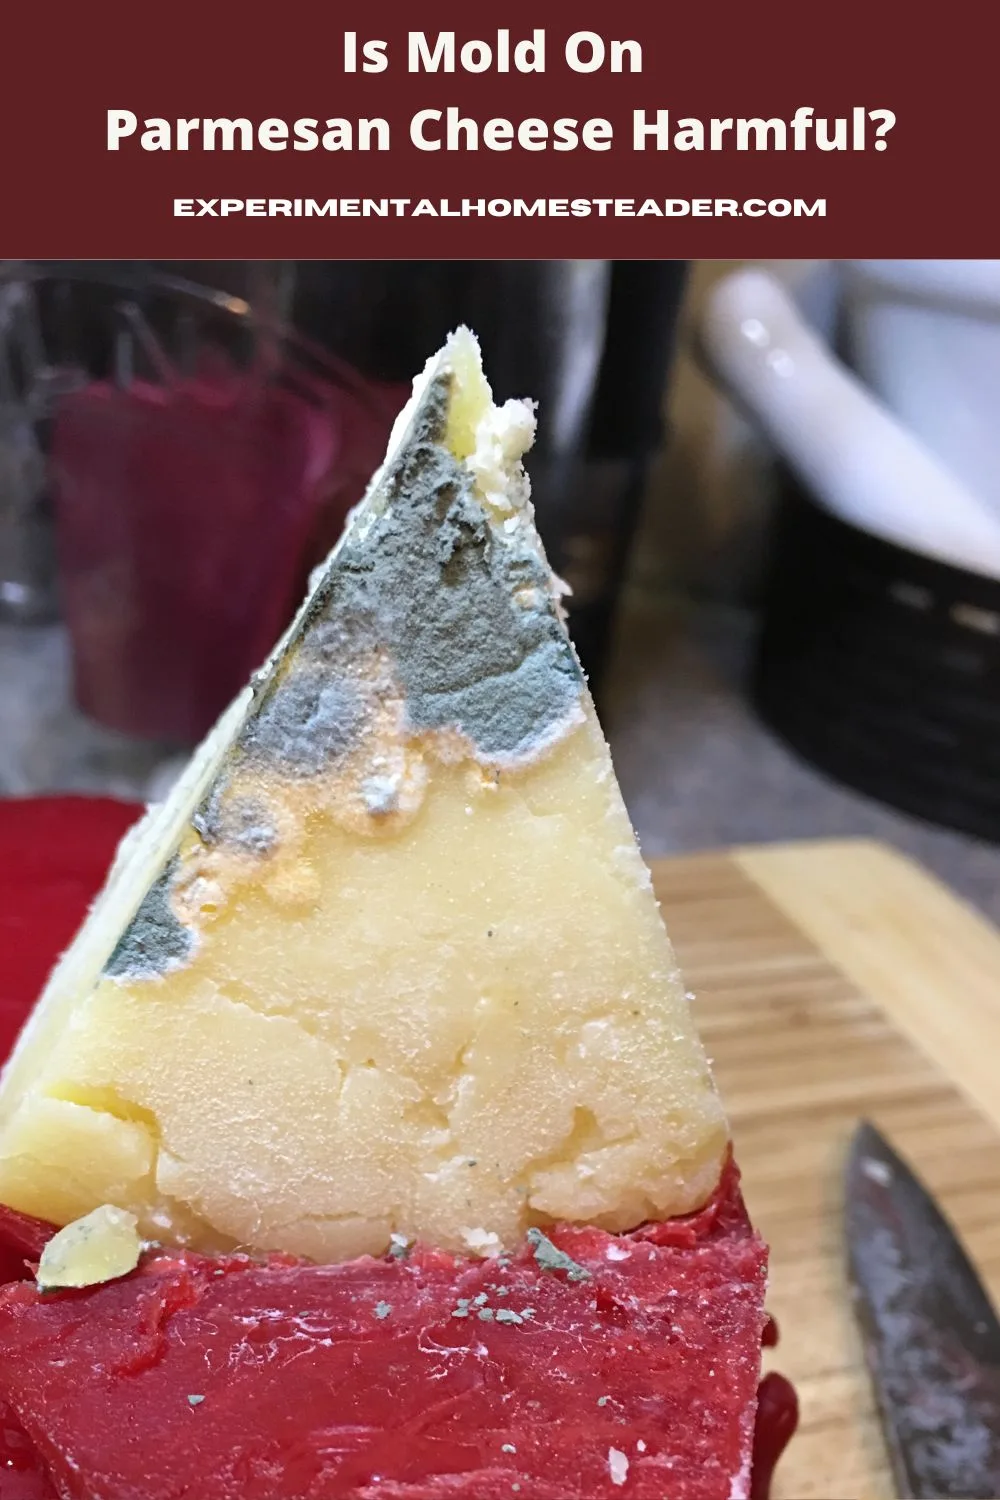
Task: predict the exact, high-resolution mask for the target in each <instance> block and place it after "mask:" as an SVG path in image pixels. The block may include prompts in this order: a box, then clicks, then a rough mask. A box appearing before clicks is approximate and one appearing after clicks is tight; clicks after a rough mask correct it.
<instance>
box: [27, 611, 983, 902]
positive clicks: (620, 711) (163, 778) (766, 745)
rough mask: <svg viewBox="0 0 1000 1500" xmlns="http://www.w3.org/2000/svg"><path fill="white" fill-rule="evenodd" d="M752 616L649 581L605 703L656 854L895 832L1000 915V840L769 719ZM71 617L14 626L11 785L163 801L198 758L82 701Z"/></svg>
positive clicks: (628, 789)
mask: <svg viewBox="0 0 1000 1500" xmlns="http://www.w3.org/2000/svg"><path fill="white" fill-rule="evenodd" d="M752 630H753V625H752V620H751V618H750V617H749V616H747V615H746V614H744V613H742V612H740V611H735V610H733V611H726V610H722V609H719V608H700V609H694V608H691V607H687V608H683V609H682V608H679V607H678V606H676V605H674V604H671V603H670V602H669V601H667V600H665V599H664V598H663V597H662V596H661V595H658V594H656V595H651V594H644V593H643V592H641V591H639V590H633V591H632V592H631V593H630V594H629V595H627V597H626V602H625V606H624V608H623V610H622V614H621V619H620V625H619V631H618V637H617V643H616V648H615V651H614V653H613V656H612V660H611V664H610V668H609V671H608V673H607V677H606V682H607V688H606V691H605V693H604V695H603V698H602V702H601V712H602V717H603V720H604V723H605V728H606V729H607V731H608V736H609V739H610V740H611V746H612V750H613V752H614V756H615V764H616V767H617V770H618V777H619V780H620V782H621V786H622V791H623V793H624V795H625V800H626V802H627V804H628V807H629V811H630V813H631V816H632V819H633V822H634V824H635V827H636V830H637V832H638V834H639V838H640V840H641V842H642V846H643V850H644V852H645V854H646V855H647V857H648V858H651V859H652V858H656V857H659V856H662V855H667V854H675V853H687V852H693V851H698V850H704V849H712V848H723V847H726V846H729V845H732V844H746V843H758V842H766V843H770V842H781V841H785V840H789V839H798V838H819V837H851V836H862V837H869V838H876V839H881V840H883V841H884V842H886V843H888V844H890V845H893V846H894V847H895V848H897V849H899V850H901V851H903V852H904V853H907V854H910V855H911V856H913V857H915V858H916V859H918V860H920V861H921V862H922V863H923V864H924V865H925V866H926V867H927V868H928V869H930V870H931V871H933V872H934V873H935V874H937V875H938V877H939V878H940V879H942V880H944V881H945V882H946V883H947V884H949V885H950V886H952V887H953V888H954V889H955V890H956V891H958V892H959V893H960V894H961V895H964V896H965V897H966V898H967V899H968V900H969V901H971V902H972V903H973V904H974V905H976V906H977V907H979V909H980V910H981V911H983V912H984V913H986V914H987V915H988V916H990V917H991V918H992V919H993V920H994V921H996V922H998V923H1000V847H996V846H990V845H986V844H981V843H979V842H977V841H976V840H974V839H969V838H965V837H963V836H961V835H959V834H955V833H951V832H948V831H947V830H944V829H937V828H932V827H929V826H928V825H926V824H923V823H920V822H917V821H916V820H915V819H912V818H908V817H906V816H904V815H903V814H901V813H896V812H894V811H892V810H890V809H888V808H884V807H882V806H880V805H879V804H877V803H874V802H871V801H869V800H868V799H867V798H865V797H861V796H858V795H856V794H854V793H852V792H850V791H848V790H846V789H844V788H842V787H840V786H837V785H835V784H834V783H832V782H830V781H829V780H828V779H827V778H826V777H824V776H822V775H820V774H819V773H817V772H815V771H813V770H812V769H811V768H810V767H808V766H806V765H804V764H803V763H802V762H801V761H799V760H798V759H796V757H795V756H794V755H792V754H791V753H790V752H789V751H787V750H786V749H785V748H784V746H783V745H782V744H781V743H780V742H779V741H778V740H776V739H775V737H774V736H773V735H772V734H771V733H770V732H769V731H768V730H766V729H765V728H764V727H763V726H762V725H761V724H760V723H759V722H758V721H757V719H756V718H755V716H754V714H753V711H752V709H751V708H750V706H749V705H748V703H747V701H746V698H745V695H744V693H743V689H742V682H743V676H744V671H745V664H746V660H747V657H748V653H749V650H750V645H751V641H752ZM68 683H69V669H68V660H67V652H66V643H65V638H64V635H63V632H62V630H61V628H60V627H59V626H58V625H48V626H34V627H21V626H13V625H0V795H7V796H27V795H31V794H33V793H39V792H51V791H76V792H85V793H91V794H97V793H105V794H110V795H113V796H119V797H125V798H135V799H138V800H143V801H145V800H155V799H157V798H158V797H160V796H162V795H163V793H164V791H165V789H166V788H167V786H169V784H170V782H171V781H172V779H173V777H174V775H176V772H177V770H178V769H179V767H180V765H181V764H182V763H183V758H182V757H181V756H179V755H178V753H177V752H176V750H172V749H171V747H169V746H164V745H136V744H135V743H134V742H132V741H129V740H128V739H126V738H124V737H123V736H121V735H117V734H113V733H111V732H109V731H107V730H104V729H102V728H100V727H99V726H97V725H94V724H92V723H89V722H88V721H87V720H85V719H84V718H83V717H82V716H81V715H80V714H79V713H78V712H77V711H76V710H75V709H74V708H73V706H72V703H71V698H70V693H69V686H68Z"/></svg>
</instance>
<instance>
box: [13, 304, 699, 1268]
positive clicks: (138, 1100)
mask: <svg viewBox="0 0 1000 1500" xmlns="http://www.w3.org/2000/svg"><path fill="white" fill-rule="evenodd" d="M533 432H534V417H533V413H532V409H531V407H530V405H529V404H527V403H520V402H508V403H507V404H506V405H505V406H504V407H502V408H499V409H498V408H497V407H495V406H494V404H493V401H492V397H491V393H490V389H489V386H488V384H487V382H486V380H485V378H484V376H483V373H482V369H481V365H480V359H479V351H478V346H477V345H476V342H475V340H474V338H473V337H472V335H471V334H469V333H468V332H467V331H465V330H460V331H459V332H458V333H456V334H455V335H453V337H452V338H451V339H450V341H449V342H448V344H447V345H446V347H445V349H444V350H443V351H442V352H441V353H440V354H439V355H438V356H436V357H435V358H434V359H433V360H431V361H430V362H429V363H428V367H427V369H426V370H425V372H424V374H423V375H422V376H421V377H420V378H419V379H418V380H417V381H416V382H415V388H414V395H413V399H412V400H411V402H410V403H409V405H408V406H407V407H406V408H405V409H404V411H403V412H402V413H401V415H400V417H399V419H398V420H397V423H396V426H395V428H394V430H393V434H392V438H391V441H390V446H389V452H388V456H387V458H386V461H385V463H384V465H383V467H382V469H381V470H380V471H379V472H378V474H376V476H375V478H374V479H373V481H372V484H371V486H370V488H369V491H368V494H367V496H366V498H365V500H364V501H363V502H362V504H361V505H360V506H359V507H358V509H357V510H356V512H355V513H354V515H353V516H352V518H351V520H350V523H349V525H348V528H347V530H346V532H345V534H344V536H343V538H342V540H341V542H340V543H339V544H338V546H337V547H336V548H335V550H334V551H333V553H332V554H331V555H330V557H329V559H328V560H327V562H326V563H325V564H324V566H323V567H322V568H321V569H320V570H318V572H317V574H316V575H315V577H314V579H313V582H312V588H311V591H310V594H309V596H308V598H307V599H306V601H305V603H304V605H303V607H302V609H301V610H300V612H299V614H298V616H297V617H296V619H295V621H294V622H293V624H292V625H291V627H290V628H289V630H288V632H287V633H286V635H285V637H284V638H283V640H282V641H281V642H280V643H279V645H278V647H277V648H276V650H275V651H274V653H273V655H272V656H271V658H270V659H269V660H268V662H267V663H266V664H265V666H264V667H263V669H262V670H261V671H260V672H259V673H257V674H256V676H255V678H254V680H253V681H252V683H251V684H250V686H249V687H248V688H247V689H246V691H245V692H244V693H243V694H242V695H241V696H240V698H239V699H238V700H237V701H236V702H235V703H234V704H233V705H232V706H231V708H230V709H229V710H228V711H227V712H226V713H225V714H224V715H223V717H222V719H221V720H220V722H219V724H218V725H217V726H216V728H215V729H214V730H213V732H212V733H211V735H210V736H209V737H208V739H207V740H206V741H205V742H204V744H203V745H202V746H201V748H200V749H199V750H198V751H197V752H196V754H195V755H194V757H193V758H192V761H191V764H190V766H189V768H188V770H187V772H186V773H185V775H184V776H183V777H182V779H181V781H180V782H179V783H178V785H177V786H176V787H175V789H174V791H173V793H172V794H171V796H170V798H169V799H168V801H167V802H166V803H165V804H164V805H163V806H161V807H158V808H154V809H151V810H150V812H149V813H148V814H147V816H146V817H145V819H144V820H143V821H142V822H141V823H140V824H139V825H138V827H137V829H135V830H134V831H133V832H132V833H131V834H130V835H129V836H128V837H127V838H126V840H125V843H124V844H123V846H122V848H121V850H120V851H119V855H118V857H117V860H116V863H115V866H114V869H113V870H112V873H111V876H110V878H109V881H108V883H107V885H106V887H105V890H104V891H103V892H102V894H101V896H100V897H99V899H98V901H97V903H96V904H95V906H94V908H93V910H92V912H91V915H90V917H89V919H88V921H87V922H86V924H85V925H84V927H83V929H82V930H81V932H80V934H79V936H78V938H77V940H76V941H75V943H74V944H73V946H72V947H71V948H70V950H69V951H68V952H67V953H66V954H65V956H64V957H63V959H62V960H61V962H60V963H59V965H58V967H57V968H56V970H55V971H54V973H53V975H52V977H51V980H50V982H49V984H48V987H47V989H46V991H45V993H44V995H43V996H42V999H41V1000H40V1002H39V1004H38V1006H37V1008H36V1010H35V1013H34V1015H33V1017H32V1019H31V1020H30V1021H29V1023H28V1025H27V1027H26V1028H25V1030H24V1032H23V1034H22V1036H21V1038H20V1041H19V1043H18V1045H17V1047H16V1049H15V1051H14V1053H13V1055H12V1057H11V1060H10V1062H9V1064H8V1066H7V1067H6V1069H5V1071H4V1074H3V1078H2V1082H0V1203H5V1204H7V1205H9V1206H10V1207H12V1208H15V1209H19V1210H21V1211H23V1212H25V1213H28V1214H33V1215H36V1216H38V1217H40V1218H44V1219H48V1220H51V1221H52V1222H54V1223H57V1224H65V1223H68V1222H69V1221H71V1220H73V1219H74V1218H76V1217H78V1216H81V1215H83V1214H86V1213H88V1212H90V1211H91V1210H93V1209H94V1208H96V1207H98V1206H99V1205H102V1204H111V1205H114V1206H116V1207H117V1208H119V1209H122V1210H125V1211H126V1212H128V1213H130V1214H134V1215H135V1216H136V1220H137V1224H138V1230H139V1232H140V1233H141V1234H142V1235H144V1236H146V1237H148V1238H155V1239H159V1240H161V1241H169V1242H179V1243H186V1244H189V1245H192V1246H194V1247H195V1248H202V1249H212V1250H220V1249H226V1248H231V1247H233V1246H237V1245H238V1246H244V1247H249V1248H251V1249H254V1250H258V1251H264V1250H269V1249H280V1250H283V1251H288V1252H292V1253H296V1254H301V1255H305V1256H309V1257H313V1258H315V1259H318V1260H324V1261H332V1260H340V1259H345V1258H349V1257H352V1256H355V1255H358V1254H361V1253H364V1252H372V1253H381V1252H383V1251H384V1250H385V1249H386V1247H387V1246H388V1245H389V1244H390V1237H391V1236H393V1235H395V1236H397V1237H398V1236H403V1237H405V1238H406V1239H407V1240H412V1239H417V1240H421V1241H423V1242H426V1243H430V1244H433V1245H437V1246H440V1247H444V1248H449V1249H455V1250H461V1251H470V1250H471V1251H473V1252H478V1253H486V1254H488V1253H490V1252H491V1251H493V1250H499V1249H500V1248H501V1247H509V1246H512V1245H514V1244H515V1243H516V1242H517V1241H518V1240H519V1239H520V1238H521V1237H523V1235H524V1233H525V1231H526V1229H527V1228H528V1227H529V1226H530V1225H543V1226H544V1225H545V1224H546V1223H549V1222H552V1221H555V1220H569V1221H578V1222H586V1223H589V1224H592V1225H596V1226H600V1227H602V1228H604V1229H607V1230H611V1231H621V1230H625V1229H629V1228H632V1227H634V1226H635V1225H637V1224H639V1223H640V1222H642V1221H643V1220H645V1219H648V1218H654V1219H665V1218H669V1217H671V1216H673V1215H677V1214H683V1213H687V1212H689V1211H691V1210H693V1209H695V1208H697V1207H699V1206H700V1205H701V1204H702V1203H704V1202H705V1200H706V1199H707V1198H708V1197H709V1195H710V1194H711V1193H712V1191H713V1190H714V1188H715V1187H716V1185H717V1183H718V1180H719V1175H720V1171H721V1168H722V1164H723V1161H724V1158H725V1154H726V1150H727V1142H728V1131H727V1128H726V1123H725V1119H724V1116H723V1113H722V1109H721V1106H720V1104H719V1100H718V1097H717V1095H716V1093H715V1090H714V1087H713V1084H712V1081H711V1077H710V1074H709V1069H708V1065H707V1062H706V1059H705V1056H704V1053H703V1050H702V1048H701V1045H700V1042H699V1040H698V1038H697V1035H696V1033H695V1030H694V1027H693V1024H692V1021H691V1017H690V1014H689V1009H688V1003H687V999H686V997H685V994H684V988H683V984H682V981H681V979H680V976H679V975H678V972H677V967H676V963H675V960H674V955H673V953H672V951H671V948H670V944H669V941H668V939H667V936H666V933H665V931H664V928H663V924H662V922H661V919H660V915H659V911H658V909H657V905H656V901H655V898H654V895H653V892H652V888H651V883H650V879H649V875H648V872H647V870H646V868H645V867H644V865H643V863H642V859H641V856H640V854H639V850H638V848H637V845H636V841H635V838H634V836H633V833H632V830H631V827H630V825H629V822H628V817H627V814H626V811H625V808H624V805H623V803H622V799H621V795H620V792H619V790H618V787H617V784H616V781H615V777H614V772H613V770H612V766H611V759H610V755H609V752H608V748H607V745H606V743H605V741H604V738H603V736H602V733H601V730H600V727H599V725H598V722H597V719H596V717H595V714H594V709H593V705H592V703H591V699H590V696H589V694H588V692H587V688H586V684H585V681H584V678H583V675H582V673H581V671H580V668H579V665H578V663H577V660H576V657H575V655H574V652H573V649H572V647H571V645H570V642H569V639H568V636H567V634H566V630H565V627H564V624H563V620H562V615H561V611H560V605H559V597H560V586H559V584H558V582H557V580H556V579H555V578H554V577H553V575H552V573H551V571H550V569H549V567H548V564H547V562H546V560H545V556H544V553H543V550H542V547H541V543H540V541H539V538H538V535H537V532H536V530H535V527H534V523H533V518H532V510H531V505H530V501H529V493H528V483H527V479H526V477H525V474H524V470H523V467H522V464H521V458H522V455H523V453H524V451H525V450H526V449H527V448H528V447H529V446H530V443H531V441H532V437H533ZM206 649H210V645H207V646H206Z"/></svg>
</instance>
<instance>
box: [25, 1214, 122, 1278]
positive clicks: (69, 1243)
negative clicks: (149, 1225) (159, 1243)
mask: <svg viewBox="0 0 1000 1500" xmlns="http://www.w3.org/2000/svg"><path fill="white" fill-rule="evenodd" d="M136 1226H137V1221H136V1217H135V1214H130V1213H127V1212H126V1210H125V1209H123V1208H115V1207H114V1205H113V1204H110V1203H105V1204H102V1206H101V1207H100V1208H95V1209H94V1210H93V1211H92V1212H91V1213H89V1214H85V1215H84V1217H83V1218H82V1219H74V1221H73V1223H72V1224H67V1225H66V1227H65V1229H60V1231H59V1233H58V1234H56V1235H53V1237H52V1239H50V1240H49V1242H48V1244H47V1245H46V1246H45V1249H44V1250H43V1251H42V1254H41V1259H40V1260H39V1263H38V1272H37V1275H36V1278H35V1279H36V1281H37V1283H38V1285H39V1287H40V1288H41V1290H42V1291H43V1292H49V1291H56V1290H57V1289H59V1288H61V1287H84V1286H99V1285H100V1284H101V1283H102V1282H104V1281H115V1280H116V1279H117V1278H118V1277H119V1276H127V1275H128V1273H129V1271H134V1270H135V1268H136V1266H137V1265H138V1264H139V1257H140V1255H141V1254H142V1240H141V1239H140V1237H139V1233H138V1229H137V1227H136Z"/></svg>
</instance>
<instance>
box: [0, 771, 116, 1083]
mask: <svg viewBox="0 0 1000 1500" xmlns="http://www.w3.org/2000/svg"><path fill="white" fill-rule="evenodd" d="M141 813H142V808H141V807H139V806H137V805H136V804H134V803H130V802H117V801H115V800H113V799H111V798H108V797H37V798H35V797H33V798H25V799H24V800H18V799H14V798H11V799H8V800H6V801H5V800H2V799H0V954H2V955H3V959H2V962H0V1063H3V1062H4V1060H5V1059H6V1057H7V1054H8V1052H9V1051H10V1049H11V1047H12V1046H13V1045H14V1040H15V1038H16V1036H17V1034H18V1032H19V1031H20V1029H21V1027H22V1026H23V1024H24V1022H25V1021H26V1020H27V1018H28V1015H29V1014H30V1012H31V1007H32V1006H33V1005H34V1003H35V1001H36V1000H37V998H38V996H39V994H40V993H41V990H42V986H43V985H44V983H45V980H46V978H47V976H48V973H49V970H50V969H51V968H52V966H53V964H54V963H55V961H56V959H57V958H58V956H59V954H60V953H61V952H62V950H63V949H64V948H66V947H68V945H69V943H70V941H71V940H72V938H73V937H74V936H75V934H76V932H77V929H78V928H79V926H80V924H81V923H82V921H83V919H84V917H85V916H86V914H87V909H88V907H89V906H90V904H91V902H92V901H93V899H94V897H95V896H96V895H97V892H98V891H99V890H100V888H101V886H102V885H103V883H104V879H105V877H106V875H107V872H108V867H109V866H110V864H111V861H112V858H113V857H114V852H115V849H116V848H117V846H118V843H119V840H120V839H121V838H122V836H123V835H124V833H125V832H126V830H127V829H128V828H129V827H130V826H131V825H132V824H133V823H134V822H135V820H136V819H137V818H138V817H139V816H140V814H141Z"/></svg>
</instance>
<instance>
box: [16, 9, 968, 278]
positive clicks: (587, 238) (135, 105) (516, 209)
mask: <svg viewBox="0 0 1000 1500" xmlns="http://www.w3.org/2000/svg"><path fill="white" fill-rule="evenodd" d="M927 14H928V16H929V15H930V12H928V13H927ZM933 16H934V20H933V24H930V23H929V21H928V22H925V21H924V20H922V19H921V16H920V14H919V12H918V10H917V8H916V7H914V6H902V5H887V4H884V3H883V4H878V3H873V0H842V3H840V4H839V5H838V6H836V7H829V6H820V5H816V4H808V3H802V0H796V3H789V0H762V3H760V4H756V5H749V4H733V3H726V4H716V5H704V4H700V5H689V4H685V5H682V4H666V5H656V6H654V5H651V4H649V3H640V0H620V3H617V4H613V5H612V4H607V3H605V4H596V3H593V0H580V3H579V4H578V5H574V6H573V7H572V8H570V9H568V10H564V8H563V7H562V6H558V7H557V6H555V5H551V4H550V5H539V4H530V3H526V0H507V3H505V4H502V5H498V6H495V7H489V8H488V9H487V8H484V7H478V6H471V5H468V4H461V5H459V4H455V3H446V0H439V3H435V4H427V5H424V6H422V7H417V6H409V7H407V8H406V11H405V14H404V13H401V12H400V10H398V9H397V8H396V7H392V8H391V9H390V8H389V7H387V6H380V5H367V6H365V5H362V4H358V3H347V4H343V5H339V6H329V5H319V4H309V5H306V4H302V3H298V4H295V3H289V4H284V5H273V6H270V7H268V8H267V9H266V10H257V11H253V12H251V11H250V9H249V7H235V6H227V7H221V6H218V5H217V6H215V7H211V6H209V5H201V6H195V5H192V4H190V3H184V4H181V3H176V4H173V5H171V6H169V7H164V8H161V9H158V10H156V11H155V12H151V11H149V10H147V9H143V8H141V7H136V6H135V5H129V6H124V5H121V4H105V5H102V6H99V7H94V6H81V7H75V8H73V9H72V10H71V9H69V8H68V7H59V8H56V9H55V10H53V9H52V8H42V7H37V8H34V9H32V8H31V7H27V6H26V7H22V8H20V10H19V11H18V12H17V13H13V12H11V11H8V13H7V14H6V15H5V17H4V22H3V28H4V46H3V51H4V56H5V63H4V87H3V91H2V94H0V126H2V129H0V170H2V174H3V201H4V211H3V216H2V221H0V223H2V236H3V239H2V244H0V251H2V253H3V255H4V256H5V257H22V256H23V257H39V258H44V257H49V256H58V257H69V256H72V257H88V258H89V257H94V258H117V257H136V258H143V257H178V258H185V257H187V256H189V255H197V256H199V257H213V256H220V257H238V258H255V257H262V258H268V257H272V256H284V255H296V256H299V257H309V256H316V257H327V256H330V257H338V258H354V257H357V258H366V257H379V258H385V257H387V256H388V257H392V256H400V257H402V256H406V257H407V258H412V257H424V256H426V257H456V258H458V257H479V256H482V257H490V258H506V257H512V258H520V257H528V258H530V257H550V256H551V257H563V256H597V257H617V258H630V257H636V258H644V257H661V256H662V257H675V256H676V257H685V258H686V257H692V258H694V257H699V258H710V257H754V256H799V255H803V256H811V255H821V256H824V257H831V256H832V257H839V256H852V255H858V254H863V255H868V256H900V255H906V256H909V255H912V256H951V255H954V256H976V255H983V254H989V253H990V252H991V251H993V250H995V248H996V244H997V240H996V231H997V221H998V214H997V208H996V202H995V192H994V191H993V186H994V184H995V177H996V165H995V141H996V124H995V114H996V104H995V99H996V85H995V72H996V58H997V50H996V32H997V29H998V12H997V9H996V7H992V6H968V5H965V6H958V7H951V8H950V9H949V8H947V7H945V8H942V7H937V8H936V9H935V11H934V13H933ZM989 33H992V34H989Z"/></svg>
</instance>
